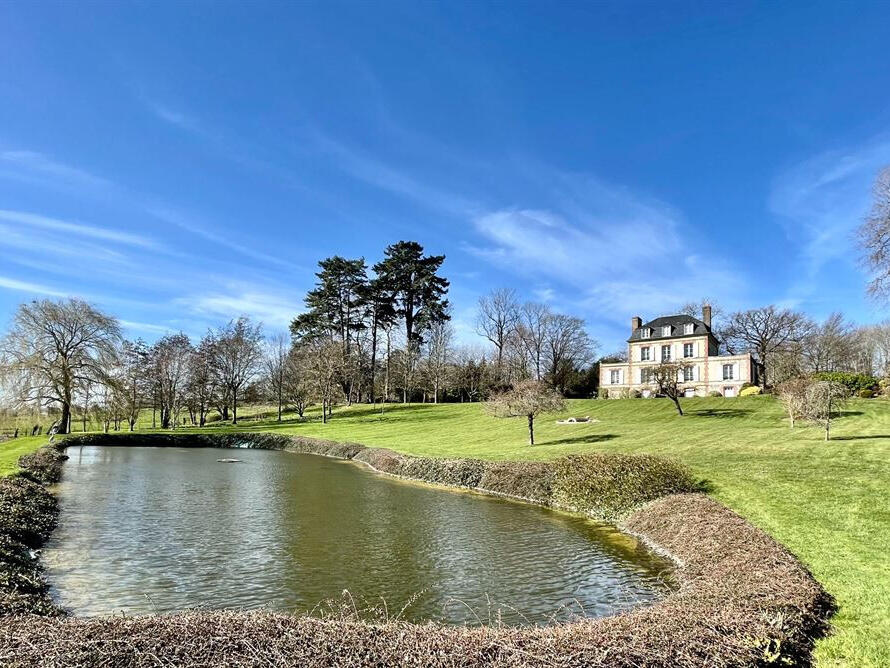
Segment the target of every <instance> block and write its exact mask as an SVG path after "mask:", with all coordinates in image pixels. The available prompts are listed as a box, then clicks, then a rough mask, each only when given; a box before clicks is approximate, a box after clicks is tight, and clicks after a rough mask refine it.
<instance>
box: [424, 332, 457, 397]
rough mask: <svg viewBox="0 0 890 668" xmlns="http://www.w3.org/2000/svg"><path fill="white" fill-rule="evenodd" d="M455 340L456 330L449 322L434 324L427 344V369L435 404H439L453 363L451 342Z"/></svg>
mask: <svg viewBox="0 0 890 668" xmlns="http://www.w3.org/2000/svg"><path fill="white" fill-rule="evenodd" d="M453 338H454V328H453V327H452V326H451V323H450V322H449V321H447V320H440V321H438V322H435V323H433V324H432V326H431V327H430V330H429V336H428V340H427V344H426V352H427V359H426V368H427V372H428V374H429V378H430V384H431V386H432V387H431V389H432V391H433V403H436V404H437V403H439V391H440V390H441V388H442V384H443V382H444V380H445V374H446V373H447V371H448V366H449V364H450V362H451V353H452V350H451V341H452V339H453Z"/></svg>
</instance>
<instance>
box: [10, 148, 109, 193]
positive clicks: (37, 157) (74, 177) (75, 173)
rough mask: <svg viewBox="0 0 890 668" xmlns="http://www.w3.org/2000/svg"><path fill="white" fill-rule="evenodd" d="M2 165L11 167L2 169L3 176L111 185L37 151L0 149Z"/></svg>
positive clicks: (87, 185)
mask: <svg viewBox="0 0 890 668" xmlns="http://www.w3.org/2000/svg"><path fill="white" fill-rule="evenodd" d="M3 167H6V168H11V169H12V171H9V169H7V170H5V171H3V174H4V175H5V176H13V177H16V178H22V179H25V180H32V181H34V180H36V181H41V182H45V183H49V184H50V185H57V186H59V185H60V186H65V187H76V188H92V189H107V188H110V187H112V186H113V184H112V182H111V181H109V180H108V179H105V178H102V177H101V176H96V175H95V174H92V173H90V172H88V171H86V170H84V169H80V168H78V167H72V166H71V165H67V164H65V163H62V162H59V161H57V160H54V159H52V158H50V157H49V156H47V155H45V154H43V153H39V152H37V151H22V150H6V151H0V169H2V168H3Z"/></svg>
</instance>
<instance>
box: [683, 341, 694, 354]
mask: <svg viewBox="0 0 890 668" xmlns="http://www.w3.org/2000/svg"><path fill="white" fill-rule="evenodd" d="M683 357H695V344H694V343H684V344H683Z"/></svg>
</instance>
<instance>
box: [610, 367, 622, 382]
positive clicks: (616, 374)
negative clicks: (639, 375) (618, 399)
mask: <svg viewBox="0 0 890 668" xmlns="http://www.w3.org/2000/svg"><path fill="white" fill-rule="evenodd" d="M609 380H610V382H611V383H612V385H618V384H619V383H620V382H621V371H619V370H618V369H612V371H611V372H610V375H609Z"/></svg>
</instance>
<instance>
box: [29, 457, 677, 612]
mask: <svg viewBox="0 0 890 668" xmlns="http://www.w3.org/2000/svg"><path fill="white" fill-rule="evenodd" d="M230 453H232V451H224V450H212V449H203V448H201V449H191V448H141V447H95V446H86V447H72V448H69V449H68V455H69V456H70V460H69V461H68V462H67V463H66V464H65V470H64V478H63V481H62V483H61V484H60V485H59V494H60V501H61V507H62V514H61V520H60V524H59V527H58V528H57V529H56V531H55V533H54V534H53V537H52V540H51V541H50V543H49V544H48V546H47V548H46V550H45V553H44V557H45V560H46V563H47V566H48V568H49V577H50V581H51V583H52V585H53V590H54V594H55V596H56V598H57V599H58V600H59V602H60V603H61V604H62V605H64V606H66V607H68V608H69V609H71V610H72V611H73V612H75V613H76V614H79V615H100V614H108V613H113V612H118V611H123V612H126V613H128V614H142V613H151V612H169V611H174V610H181V609H185V608H197V607H205V608H222V607H225V608H245V609H246V608H259V607H265V608H269V609H274V610H284V611H299V612H303V611H307V610H310V609H312V608H313V607H315V606H316V605H317V604H319V603H320V602H321V601H323V600H325V599H328V598H332V597H338V596H339V595H340V594H341V592H342V591H343V590H349V592H350V593H351V594H352V595H353V596H354V597H356V598H357V599H359V600H361V599H363V598H364V599H367V600H369V601H372V600H379V599H380V597H382V598H383V599H384V600H385V601H386V604H387V606H388V609H389V611H390V612H391V613H392V612H393V611H398V610H399V609H401V608H402V607H403V606H404V605H405V604H406V603H408V602H409V601H411V600H412V598H416V600H415V601H414V602H413V603H412V604H411V605H410V607H409V608H408V609H407V610H406V611H405V613H404V615H403V617H404V618H406V619H409V620H426V619H438V620H442V621H446V622H451V623H475V622H476V621H477V617H479V618H481V619H483V620H485V621H487V620H488V619H489V615H490V611H493V610H497V609H500V610H501V611H502V616H503V619H504V621H506V622H508V623H517V624H519V623H544V622H547V621H548V620H549V618H550V617H551V615H553V614H554V613H556V612H557V611H558V610H560V608H561V607H562V608H563V612H562V614H561V618H565V617H566V616H567V615H568V614H569V611H571V613H574V614H578V613H581V611H582V610H583V614H586V615H588V616H601V615H606V614H612V613H613V612H615V611H617V610H622V609H627V608H628V607H632V606H635V605H639V604H640V603H642V602H645V601H650V600H653V599H654V598H657V597H658V596H660V595H662V594H663V593H664V584H663V583H662V581H661V579H660V577H659V576H660V574H664V572H665V570H666V569H667V568H668V564H667V563H666V562H664V561H662V560H660V559H658V558H655V557H653V556H651V555H649V554H648V553H647V552H646V551H645V550H644V549H642V548H641V546H640V545H639V544H638V543H637V542H636V541H635V540H634V539H632V538H630V537H628V536H625V535H622V534H619V533H617V532H615V531H614V530H612V529H611V528H609V527H606V526H601V525H597V524H594V523H592V522H588V521H586V520H584V519H581V518H577V517H572V516H569V515H564V514H561V513H556V512H553V511H550V510H547V509H543V508H537V507H535V506H530V505H525V504H520V503H515V502H512V501H506V500H503V499H497V498H491V497H485V496H482V495H479V494H469V493H465V492H452V491H447V490H442V489H438V488H431V487H427V486H424V485H420V484H414V483H406V482H402V481H398V480H395V479H393V478H389V477H386V476H382V475H379V474H376V473H373V472H372V471H370V470H369V469H366V468H364V467H362V466H360V465H358V464H354V463H351V462H343V461H338V460H333V459H327V458H324V457H318V456H313V455H297V454H292V453H285V452H274V451H263V450H238V451H237V452H234V453H233V454H230ZM229 456H234V457H237V458H238V459H241V460H243V461H242V462H241V463H236V464H226V463H218V462H217V461H216V460H217V459H219V458H222V457H229ZM420 592H423V593H422V594H421V595H420V596H416V595H417V594H418V593H420ZM489 601H490V603H489ZM520 613H521V614H520Z"/></svg>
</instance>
